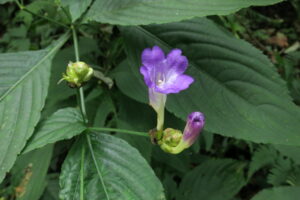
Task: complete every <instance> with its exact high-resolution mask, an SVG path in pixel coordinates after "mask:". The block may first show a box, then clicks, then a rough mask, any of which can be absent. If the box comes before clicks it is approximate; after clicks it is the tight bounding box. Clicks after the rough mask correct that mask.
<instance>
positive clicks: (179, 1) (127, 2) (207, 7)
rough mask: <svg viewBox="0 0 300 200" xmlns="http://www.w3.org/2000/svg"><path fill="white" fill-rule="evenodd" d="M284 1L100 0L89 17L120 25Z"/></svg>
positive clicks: (213, 12)
mask: <svg viewBox="0 0 300 200" xmlns="http://www.w3.org/2000/svg"><path fill="white" fill-rule="evenodd" d="M281 1H282V0H247V1H245V0H226V1H224V0H209V1H207V0H96V1H95V2H94V3H93V5H92V7H91V8H90V10H89V12H88V14H87V19H88V20H95V21H99V22H102V23H110V24H120V25H142V24H143V25H145V24H151V23H167V22H175V21H180V20H183V19H191V18H193V17H203V16H208V15H227V14H230V13H233V12H236V11H238V10H239V9H241V8H245V7H249V6H252V5H257V6H261V5H268V4H274V3H278V2H281Z"/></svg>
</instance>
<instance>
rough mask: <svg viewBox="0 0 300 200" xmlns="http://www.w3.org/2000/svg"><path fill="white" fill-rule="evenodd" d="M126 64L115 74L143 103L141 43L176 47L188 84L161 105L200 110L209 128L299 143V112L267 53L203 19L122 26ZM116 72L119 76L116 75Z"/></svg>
mask: <svg viewBox="0 0 300 200" xmlns="http://www.w3.org/2000/svg"><path fill="white" fill-rule="evenodd" d="M122 33H123V35H124V37H125V41H126V44H127V45H126V50H127V53H128V59H129V63H127V65H120V67H119V70H120V71H117V72H116V73H115V77H116V82H117V85H118V87H119V88H120V89H121V90H122V91H123V92H124V93H125V94H127V95H128V96H130V97H132V98H134V99H136V100H139V101H141V102H144V103H146V102H148V100H147V88H146V86H145V84H144V82H143V80H142V75H141V74H140V73H139V67H140V65H141V61H140V59H141V58H140V55H141V52H142V51H143V49H144V48H146V47H151V46H153V45H159V46H160V47H162V48H163V49H164V50H165V51H166V52H168V51H170V50H171V49H172V48H180V49H182V50H183V54H184V55H185V56H187V58H188V59H189V63H190V64H189V67H188V70H187V74H190V75H191V76H193V77H194V78H195V82H194V83H193V84H192V85H191V87H190V88H189V89H187V90H185V91H183V92H181V93H179V94H170V95H168V101H167V105H166V106H167V109H168V110H169V111H171V112H173V113H174V114H175V115H176V116H178V117H179V118H181V119H182V120H185V119H186V116H187V115H188V114H189V113H191V112H193V111H201V112H203V113H204V114H205V115H206V125H205V129H206V130H207V131H209V132H213V133H219V134H221V135H224V136H228V137H234V138H238V139H245V140H250V141H253V142H261V143H273V144H286V145H300V126H299V121H300V111H299V108H298V107H297V106H296V105H295V104H294V103H293V102H292V101H291V98H290V97H289V95H288V90H287V88H286V86H285V83H284V81H283V80H282V79H281V78H280V77H279V75H278V74H277V72H276V71H275V68H274V66H273V65H272V64H271V63H270V61H269V60H268V58H267V57H266V56H264V55H263V54H262V53H261V52H260V51H259V50H257V49H255V48H254V47H253V46H251V45H250V44H248V43H247V42H245V41H242V40H239V39H236V38H234V37H232V36H230V35H229V34H228V33H227V32H226V31H225V30H223V29H221V28H220V27H218V26H217V25H215V24H214V23H213V22H212V21H210V20H208V19H195V20H190V21H184V22H180V23H172V24H166V25H153V26H144V27H124V28H122ZM121 76H122V77H121Z"/></svg>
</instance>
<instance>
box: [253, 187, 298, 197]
mask: <svg viewBox="0 0 300 200" xmlns="http://www.w3.org/2000/svg"><path fill="white" fill-rule="evenodd" d="M299 196H300V187H287V186H286V187H274V188H271V189H265V190H262V191H260V192H259V193H258V194H257V195H255V196H254V197H253V198H252V199H251V200H266V199H272V200H299Z"/></svg>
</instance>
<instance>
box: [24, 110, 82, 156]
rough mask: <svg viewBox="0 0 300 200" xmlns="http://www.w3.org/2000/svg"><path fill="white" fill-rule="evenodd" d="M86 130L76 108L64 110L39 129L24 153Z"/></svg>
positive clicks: (46, 121) (44, 122)
mask: <svg viewBox="0 0 300 200" xmlns="http://www.w3.org/2000/svg"><path fill="white" fill-rule="evenodd" d="M85 129H86V127H85V125H84V124H83V120H82V116H81V113H80V111H79V110H78V109H76V108H64V109H60V110H58V111H57V112H55V113H54V114H53V115H52V116H51V117H49V119H46V120H45V121H43V122H42V124H41V125H40V126H39V127H38V129H37V132H36V133H35V134H34V135H33V137H32V138H30V140H29V142H28V144H27V146H26V148H25V150H24V151H23V153H26V152H29V151H32V150H34V149H37V148H41V147H43V146H45V145H46V144H50V143H55V142H57V141H60V140H65V139H70V138H72V137H74V136H75V135H78V134H80V133H82V132H83V131H84V130H85Z"/></svg>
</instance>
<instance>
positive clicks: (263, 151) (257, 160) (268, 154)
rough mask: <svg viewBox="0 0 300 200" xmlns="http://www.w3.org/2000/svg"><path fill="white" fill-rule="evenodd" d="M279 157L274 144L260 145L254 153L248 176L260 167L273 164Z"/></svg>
mask: <svg viewBox="0 0 300 200" xmlns="http://www.w3.org/2000/svg"><path fill="white" fill-rule="evenodd" d="M277 157H278V153H277V152H276V150H275V149H274V148H273V147H272V146H268V145H264V146H260V147H259V148H258V149H257V150H256V151H255V152H254V153H253V155H252V158H251V162H250V165H249V171H248V178H250V177H251V176H252V175H253V174H254V173H255V172H256V171H257V170H259V169H260V168H262V167H264V166H266V165H270V164H273V163H274V162H275V160H276V158H277Z"/></svg>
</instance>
